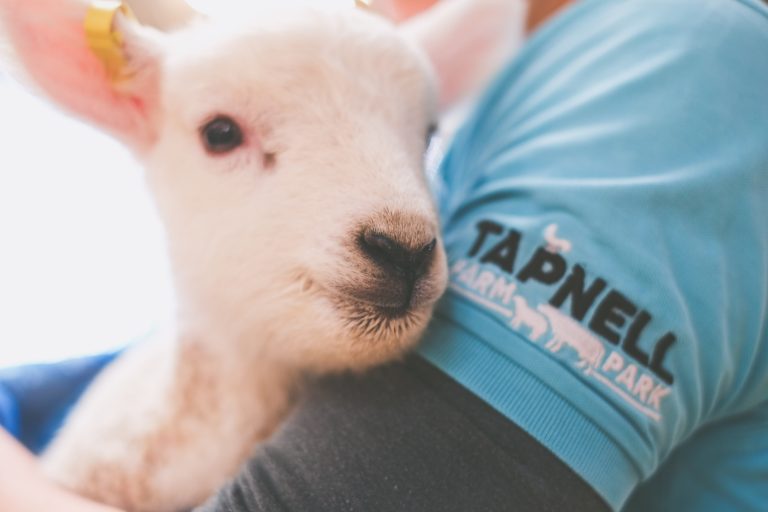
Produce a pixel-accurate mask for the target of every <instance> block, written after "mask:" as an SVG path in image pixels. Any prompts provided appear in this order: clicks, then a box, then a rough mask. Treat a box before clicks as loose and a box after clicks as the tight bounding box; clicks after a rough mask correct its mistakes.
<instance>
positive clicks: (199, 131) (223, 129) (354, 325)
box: [0, 0, 446, 369]
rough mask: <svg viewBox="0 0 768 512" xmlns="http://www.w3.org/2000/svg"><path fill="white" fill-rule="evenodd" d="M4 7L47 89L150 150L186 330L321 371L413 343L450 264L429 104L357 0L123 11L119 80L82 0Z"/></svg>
mask: <svg viewBox="0 0 768 512" xmlns="http://www.w3.org/2000/svg"><path fill="white" fill-rule="evenodd" d="M6 6H10V9H6V10H5V11H3V9H2V8H3V7H6ZM0 13H2V14H3V15H4V16H5V17H6V21H8V29H9V33H10V34H11V35H12V36H13V38H14V43H15V45H16V47H17V48H18V50H19V52H18V53H19V54H20V56H21V57H22V61H23V62H24V64H25V65H26V67H27V68H28V70H29V71H30V74H31V75H32V76H33V77H34V78H35V79H36V81H37V82H38V83H39V84H40V85H41V86H42V87H43V88H44V89H45V90H46V91H47V92H48V93H49V95H51V96H52V97H53V98H54V99H57V100H59V101H60V102H61V103H63V104H64V105H65V106H67V107H69V108H70V109H72V110H74V111H75V112H77V113H79V114H81V115H82V116H84V117H86V118H88V119H90V120H91V121H94V122H96V123H98V124H99V125H100V126H102V127H103V128H104V129H106V130H108V131H110V132H112V133H113V134H115V135H116V136H117V137H119V138H121V139H122V140H124V141H125V142H126V143H127V144H128V145H129V146H131V147H132V148H133V149H134V150H135V152H136V154H137V157H138V158H139V160H140V161H141V162H142V163H143V164H144V166H145V168H146V173H147V174H146V178H147V181H148V183H149V184H150V188H151V190H152V192H153V193H154V195H155V198H156V201H157V205H158V211H159V212H160V216H161V218H162V220H163V221H164V223H165V225H166V231H167V235H168V240H169V252H170V255H171V261H172V269H173V272H174V278H175V283H176V287H177V295H178V301H179V316H180V319H181V322H182V328H187V329H191V330H195V331H197V333H198V334H200V335H202V336H205V337H214V338H215V337H221V338H231V337H236V338H238V339H241V340H243V339H249V338H252V339H254V340H255V341H258V343H259V346H260V348H261V349H264V350H269V351H270V354H271V355H272V356H279V357H284V358H286V360H289V361H291V362H296V361H301V362H302V364H305V365H306V364H310V365H311V366H313V367H315V368H317V369H329V368H339V367H356V368H359V367H364V366H367V365H369V364H373V363H376V362H380V361H383V360H386V359H388V358H391V357H393V356H394V355H396V354H399V353H401V352H402V351H403V350H404V349H405V348H407V347H409V346H411V345H412V344H413V342H414V341H415V340H416V339H417V338H418V335H419V334H420V333H421V331H422V330H423V328H424V327H425V324H426V322H427V320H428V318H429V316H430V313H431V310H432V306H433V304H434V303H435V301H436V300H437V298H438V297H439V296H440V294H441V293H442V291H443V289H444V287H445V279H446V264H445V256H444V253H443V249H442V244H441V241H440V236H439V233H438V220H437V218H436V214H435V211H434V208H433V205H432V202H431V199H430V195H429V192H428V188H427V185H426V180H425V177H424V173H423V155H424V153H425V151H426V147H427V144H428V139H429V135H430V130H431V127H432V126H433V125H434V121H435V116H436V101H435V98H434V94H433V84H432V80H431V72H430V68H429V65H428V63H427V59H426V58H425V57H424V56H423V55H422V54H421V53H420V51H419V50H418V49H417V48H416V47H415V46H414V45H412V44H411V43H409V42H407V40H406V39H405V38H403V37H402V35H401V34H400V33H398V31H397V30H396V29H395V28H394V27H392V26H390V25H388V24H387V23H386V22H384V21H382V20H379V19H377V18H376V17H374V16H372V15H369V14H367V13H363V12H358V11H355V10H353V9H350V10H348V11H339V12H333V13H327V12H312V13H308V12H307V11H302V12H293V13H289V14H285V13H281V14H278V13H276V12H270V13H269V14H268V15H265V16H263V17H259V18H258V19H257V20H256V21H253V22H248V23H246V22H242V23H229V22H223V21H216V22H213V21H209V22H201V23H198V24H195V25H194V26H191V27H188V28H186V29H184V30H182V31H180V32H177V33H174V34H162V35H161V34H158V33H154V32H148V31H146V30H145V29H141V28H139V27H138V26H134V25H133V24H131V23H129V22H127V21H126V20H119V21H118V23H119V24H120V25H119V26H120V29H121V31H122V32H123V33H124V37H125V43H124V45H125V46H124V48H125V52H126V56H127V58H128V63H127V64H128V65H127V68H126V69H127V71H128V76H127V78H125V77H124V78H123V79H122V80H121V81H118V82H117V84H113V83H110V81H109V80H108V78H107V77H106V76H105V75H104V72H103V70H102V68H101V64H100V63H99V62H98V61H97V60H96V59H95V57H93V55H91V54H90V53H89V52H88V50H87V48H86V47H85V43H84V38H83V36H82V34H81V32H82V31H81V30H80V28H79V27H80V20H81V19H82V16H83V15H84V6H83V4H80V3H79V2H75V1H74V0H25V1H18V0H0ZM41 13H46V14H41ZM41 15H43V16H45V17H47V18H48V20H47V24H42V23H41V21H40V16H41ZM75 22H76V23H77V25H74V23H75ZM41 31H43V32H41ZM41 33H42V34H43V35H44V37H40V35H39V34H41ZM32 34H38V35H36V36H35V35H32ZM41 45H45V47H43V46H41ZM267 340H268V341H269V343H268V344H266V345H265V344H264V342H265V341H267ZM265 355H266V354H265Z"/></svg>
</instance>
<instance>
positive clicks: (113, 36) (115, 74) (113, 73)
mask: <svg viewBox="0 0 768 512" xmlns="http://www.w3.org/2000/svg"><path fill="white" fill-rule="evenodd" d="M118 14H121V15H123V16H125V17H126V18H129V19H135V16H134V15H133V12H131V9H130V8H129V7H128V6H127V5H125V4H123V2H121V1H119V0H95V1H94V2H91V5H89V6H88V11H87V12H86V14H85V22H84V24H83V27H84V28H85V38H86V40H87V42H88V46H89V47H90V48H91V51H93V53H95V54H96V56H97V57H98V58H99V60H101V62H102V63H103V64H104V67H105V68H106V70H107V73H108V74H109V77H110V78H111V79H112V80H113V81H119V80H122V79H124V78H127V76H125V74H124V68H125V64H126V62H125V55H124V54H123V34H121V33H120V32H119V31H118V30H117V29H115V26H114V25H115V18H116V17H117V15H118Z"/></svg>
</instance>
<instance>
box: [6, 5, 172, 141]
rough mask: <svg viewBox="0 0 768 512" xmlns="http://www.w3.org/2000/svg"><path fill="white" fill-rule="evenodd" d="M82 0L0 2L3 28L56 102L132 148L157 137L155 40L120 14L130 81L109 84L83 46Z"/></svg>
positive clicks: (36, 80)
mask: <svg viewBox="0 0 768 512" xmlns="http://www.w3.org/2000/svg"><path fill="white" fill-rule="evenodd" d="M87 9H88V5H87V4H86V3H84V2H82V1H80V0H0V25H2V26H3V27H2V28H4V32H5V35H4V37H8V38H9V42H10V46H11V50H12V54H13V58H14V60H16V61H17V62H18V63H19V64H20V65H21V68H22V70H23V71H25V72H26V73H25V74H26V75H27V76H28V77H29V78H31V80H32V81H33V82H34V84H35V85H37V87H39V88H40V89H41V90H42V91H43V92H44V93H45V94H46V95H48V96H49V97H50V98H51V99H53V100H54V101H55V102H57V103H58V104H59V105H61V106H62V107H64V108H65V109H67V110H69V111H70V112H72V113H74V114H76V115H78V116H79V117H82V118H83V119H85V120H87V121H89V122H91V123H93V124H95V125H97V126H99V127H100V128H102V129H104V130H106V131H108V132H110V133H111V134H113V135H114V136H116V137H117V138H119V139H121V140H122V141H123V142H125V143H126V144H128V145H129V146H131V147H132V148H133V149H135V150H139V151H141V150H144V149H146V148H147V147H148V146H150V145H151V144H152V142H153V141H154V138H155V131H156V126H155V123H156V119H157V112H156V110H157V100H158V92H159V91H158V87H159V44H158V41H157V40H156V39H157V37H159V36H158V35H156V34H154V33H150V32H148V31H147V30H146V29H143V28H142V27H140V26H138V24H136V23H135V22H132V21H130V20H128V19H127V18H125V17H123V16H120V15H118V17H117V18H116V19H115V24H116V25H117V27H116V28H117V29H118V30H119V31H120V32H121V34H122V36H123V43H124V44H123V53H124V56H125V66H124V68H123V69H124V73H123V75H124V76H126V77H127V78H124V79H121V80H119V81H114V80H112V78H111V77H110V76H109V74H108V73H107V70H106V68H105V67H104V65H103V63H102V61H101V60H100V59H99V58H98V57H97V56H96V55H95V54H94V53H93V52H92V51H91V49H90V48H89V46H88V43H87V40H86V36H85V29H84V20H85V16H86V12H87Z"/></svg>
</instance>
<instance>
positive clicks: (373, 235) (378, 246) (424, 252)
mask: <svg viewBox="0 0 768 512" xmlns="http://www.w3.org/2000/svg"><path fill="white" fill-rule="evenodd" d="M361 245H362V248H363V250H364V251H365V253H366V254H367V255H368V256H369V257H370V258H371V259H372V260H373V261H374V262H375V263H376V264H377V265H378V266H380V267H381V268H382V269H383V270H385V271H386V272H387V273H389V274H394V275H396V276H398V277H401V278H404V279H405V280H407V281H408V282H409V283H410V284H411V285H413V283H414V282H415V281H416V280H417V279H419V278H420V277H421V276H423V275H424V274H425V273H426V272H427V270H428V268H429V263H430V262H431V261H432V255H433V253H434V252H435V246H436V245H437V240H436V239H434V238H433V239H432V240H430V241H429V242H428V243H426V244H423V245H422V244H419V245H418V246H417V247H415V248H408V247H405V246H404V245H403V244H401V243H399V242H397V241H396V240H394V239H392V238H391V237H389V236H387V235H385V234H382V233H379V232H376V231H366V232H365V233H363V236H362V240H361Z"/></svg>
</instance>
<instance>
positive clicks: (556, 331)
mask: <svg viewBox="0 0 768 512" xmlns="http://www.w3.org/2000/svg"><path fill="white" fill-rule="evenodd" d="M538 310H539V311H540V312H541V313H542V314H543V315H544V316H545V317H546V318H547V319H548V320H549V324H550V326H551V327H552V337H551V338H550V340H549V341H548V342H547V343H546V345H544V347H545V348H547V349H549V350H550V351H551V352H552V353H553V354H554V353H557V352H559V351H560V350H561V349H562V348H563V347H564V346H566V345H567V346H569V347H571V348H572V349H574V350H575V351H576V354H578V356H579V362H578V363H577V364H576V367H577V368H583V369H584V370H585V372H589V371H590V370H594V369H596V368H597V367H598V366H600V363H602V361H603V357H605V347H604V346H603V344H602V342H601V341H600V340H598V339H597V338H596V337H594V336H593V335H592V334H590V333H589V332H588V331H587V330H586V329H584V328H583V327H582V326H581V325H580V324H579V323H578V322H576V321H575V320H573V319H572V318H570V317H569V316H566V315H564V314H563V313H561V312H560V311H559V310H557V309H555V308H553V307H552V306H550V305H549V304H540V305H539V307H538Z"/></svg>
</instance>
